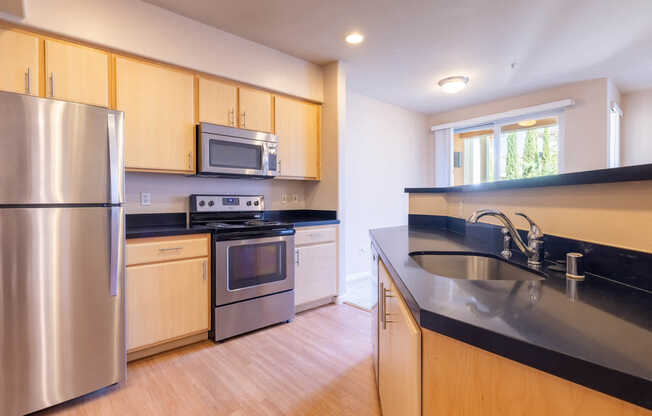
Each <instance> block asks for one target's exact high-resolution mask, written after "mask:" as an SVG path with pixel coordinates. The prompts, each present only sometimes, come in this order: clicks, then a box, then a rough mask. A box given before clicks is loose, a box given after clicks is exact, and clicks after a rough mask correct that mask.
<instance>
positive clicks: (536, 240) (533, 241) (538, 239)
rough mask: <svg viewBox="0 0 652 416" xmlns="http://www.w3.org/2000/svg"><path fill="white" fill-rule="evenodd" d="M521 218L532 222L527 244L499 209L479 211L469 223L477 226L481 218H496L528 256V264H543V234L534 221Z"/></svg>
mask: <svg viewBox="0 0 652 416" xmlns="http://www.w3.org/2000/svg"><path fill="white" fill-rule="evenodd" d="M520 215H521V216H523V217H525V218H526V219H527V220H528V222H530V232H529V233H528V242H527V244H526V243H525V241H523V239H522V238H521V236H520V234H519V233H518V231H517V230H516V227H514V224H513V223H512V221H511V220H510V219H509V218H508V217H507V215H505V214H503V213H502V212H501V211H500V210H497V209H479V210H477V211H475V212H474V213H473V214H472V215H471V216H470V217H469V218H468V219H467V221H468V222H469V223H471V224H477V223H478V221H479V220H480V218H482V217H494V218H497V219H498V220H499V221H500V222H501V223H502V224H503V226H504V227H505V228H506V229H507V231H508V232H509V234H510V236H511V237H512V240H514V243H515V244H516V246H517V247H518V249H519V250H520V251H521V252H522V253H523V254H525V255H526V256H527V258H528V263H529V264H532V265H539V264H541V260H542V258H543V255H542V253H543V240H542V238H543V233H542V232H541V230H540V229H539V227H538V226H536V224H534V222H533V221H532V220H530V219H529V218H528V217H527V216H525V215H523V214H520ZM535 228H536V232H534V231H533V229H535Z"/></svg>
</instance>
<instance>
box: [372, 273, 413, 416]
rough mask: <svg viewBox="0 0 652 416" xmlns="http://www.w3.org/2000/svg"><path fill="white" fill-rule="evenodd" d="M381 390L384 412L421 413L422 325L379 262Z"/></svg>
mask: <svg viewBox="0 0 652 416" xmlns="http://www.w3.org/2000/svg"><path fill="white" fill-rule="evenodd" d="M378 276H379V277H378V278H379V282H380V283H381V285H379V294H378V295H379V298H378V302H379V306H378V307H379V309H380V311H381V314H382V313H383V312H384V314H385V317H384V319H385V321H386V324H385V326H384V327H383V317H382V316H381V319H380V322H379V324H378V325H379V329H378V354H379V358H378V367H379V377H378V378H379V380H378V391H379V395H380V402H381V406H382V410H383V415H384V416H420V415H421V328H420V327H419V325H418V324H417V323H416V322H415V321H414V318H413V317H412V314H411V313H410V310H409V309H408V306H407V304H406V303H405V301H404V300H403V298H402V297H401V295H400V292H399V291H398V289H397V288H396V286H395V285H394V282H393V281H392V279H391V277H390V275H389V272H388V271H387V269H386V267H385V265H384V264H383V263H382V262H379V270H378ZM383 292H384V293H383Z"/></svg>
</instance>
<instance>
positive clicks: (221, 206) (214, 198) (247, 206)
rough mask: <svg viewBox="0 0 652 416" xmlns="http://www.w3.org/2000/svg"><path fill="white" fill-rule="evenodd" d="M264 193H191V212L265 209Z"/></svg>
mask: <svg viewBox="0 0 652 416" xmlns="http://www.w3.org/2000/svg"><path fill="white" fill-rule="evenodd" d="M264 209H265V197H264V196H262V195H190V212H229V211H234V212H235V211H263V210H264Z"/></svg>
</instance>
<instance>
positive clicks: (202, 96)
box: [199, 77, 238, 127]
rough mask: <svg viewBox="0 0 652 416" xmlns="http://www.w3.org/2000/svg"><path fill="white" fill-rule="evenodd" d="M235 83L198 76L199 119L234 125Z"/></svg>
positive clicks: (235, 108)
mask: <svg viewBox="0 0 652 416" xmlns="http://www.w3.org/2000/svg"><path fill="white" fill-rule="evenodd" d="M237 93H238V88H237V87H236V86H235V85H231V84H227V83H224V82H220V81H216V80H212V79H207V78H203V77H199V121H203V122H207V123H214V124H221V125H223V126H232V127H235V126H236V121H237V107H236V97H237Z"/></svg>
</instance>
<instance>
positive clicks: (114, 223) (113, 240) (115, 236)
mask: <svg viewBox="0 0 652 416" xmlns="http://www.w3.org/2000/svg"><path fill="white" fill-rule="evenodd" d="M122 209H123V208H122V207H112V208H109V211H110V213H111V214H110V219H109V221H110V227H111V232H110V240H109V246H110V248H111V260H110V261H111V264H110V271H109V274H110V276H109V292H110V294H111V296H118V284H119V277H120V269H121V265H122V261H121V259H122V246H123V235H122V230H123V224H122V219H123V216H122Z"/></svg>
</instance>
